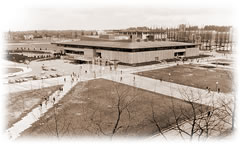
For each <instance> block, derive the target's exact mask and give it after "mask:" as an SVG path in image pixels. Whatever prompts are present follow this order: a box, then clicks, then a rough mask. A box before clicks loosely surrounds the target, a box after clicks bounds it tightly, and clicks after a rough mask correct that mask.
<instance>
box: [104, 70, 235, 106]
mask: <svg viewBox="0 0 240 144" xmlns="http://www.w3.org/2000/svg"><path fill="white" fill-rule="evenodd" d="M120 77H121V75H119V74H117V75H115V74H112V75H107V76H104V77H103V78H105V79H108V80H112V81H115V82H119V83H123V84H127V85H130V86H134V87H137V88H141V89H145V90H148V91H152V92H156V93H159V94H163V95H167V96H171V97H175V98H178V99H183V100H188V99H191V100H193V101H195V102H198V103H200V104H206V105H211V104H212V103H213V102H216V101H217V100H219V99H221V98H224V99H225V98H229V99H231V98H233V95H232V94H230V93H229V94H225V93H217V92H213V91H212V92H210V93H208V91H207V90H204V89H199V88H194V87H190V86H185V85H180V84H176V83H171V82H166V81H160V80H156V79H152V78H148V77H143V76H139V75H134V74H129V73H128V74H123V75H122V81H120ZM134 77H135V81H134Z"/></svg>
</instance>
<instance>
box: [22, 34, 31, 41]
mask: <svg viewBox="0 0 240 144" xmlns="http://www.w3.org/2000/svg"><path fill="white" fill-rule="evenodd" d="M23 37H24V40H33V38H34V35H32V34H28V35H23Z"/></svg>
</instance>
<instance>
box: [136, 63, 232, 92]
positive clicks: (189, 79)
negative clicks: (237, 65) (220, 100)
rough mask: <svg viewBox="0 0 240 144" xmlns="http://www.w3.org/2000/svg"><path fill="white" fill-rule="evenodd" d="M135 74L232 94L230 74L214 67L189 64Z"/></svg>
mask: <svg viewBox="0 0 240 144" xmlns="http://www.w3.org/2000/svg"><path fill="white" fill-rule="evenodd" d="M169 73H170V76H169ZM137 74H138V75H141V76H145V77H149V78H154V79H159V80H161V79H162V80H163V81H168V82H173V83H177V84H182V85H187V86H192V87H196V88H201V89H206V87H209V88H210V89H211V90H213V91H216V89H217V88H220V91H221V92H225V93H228V92H232V80H233V78H232V72H231V71H229V70H223V69H220V68H215V67H209V66H203V65H190V64H189V65H178V66H173V67H169V68H164V69H157V70H151V71H144V72H139V73H137ZM216 82H218V85H216Z"/></svg>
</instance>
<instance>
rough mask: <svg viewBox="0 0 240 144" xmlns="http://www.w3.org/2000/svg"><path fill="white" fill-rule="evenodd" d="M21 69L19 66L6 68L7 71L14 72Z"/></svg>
mask: <svg viewBox="0 0 240 144" xmlns="http://www.w3.org/2000/svg"><path fill="white" fill-rule="evenodd" d="M20 71H22V69H21V68H7V73H16V72H20Z"/></svg>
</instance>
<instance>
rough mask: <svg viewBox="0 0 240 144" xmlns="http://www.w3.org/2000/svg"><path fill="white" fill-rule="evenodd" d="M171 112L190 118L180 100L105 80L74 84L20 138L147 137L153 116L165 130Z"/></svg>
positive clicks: (152, 129) (154, 130) (153, 129)
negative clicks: (183, 113)
mask: <svg viewBox="0 0 240 144" xmlns="http://www.w3.org/2000/svg"><path fill="white" fill-rule="evenodd" d="M173 106H174V108H173ZM195 106H196V107H197V108H196V109H199V110H200V109H201V110H204V109H205V110H206V106H202V105H199V104H195ZM173 109H174V110H175V114H178V113H180V112H181V111H186V113H185V114H186V115H189V116H191V115H192V111H191V105H190V104H189V103H186V102H184V101H182V100H179V99H176V98H171V97H169V96H165V95H161V94H157V93H154V92H150V91H146V90H143V89H138V88H134V87H132V86H128V85H124V84H120V83H116V82H113V81H109V80H105V79H95V80H90V81H88V82H81V83H78V84H77V85H76V86H75V87H74V88H73V89H72V90H71V91H70V92H69V93H68V94H67V95H66V96H64V97H63V99H62V100H61V101H60V102H59V103H58V104H55V108H52V109H50V110H49V111H48V112H47V113H46V114H45V115H44V116H43V117H42V118H41V119H40V120H39V121H37V122H36V123H34V124H33V126H32V127H31V128H29V129H27V130H26V131H24V132H23V134H22V135H23V137H24V136H47V137H52V136H58V137H63V136H90V135H91V136H96V135H102V136H115V135H117V136H123V135H124V136H150V135H153V134H155V133H157V132H158V130H157V127H156V124H155V123H154V122H153V115H154V119H155V120H157V121H158V122H159V123H158V124H159V125H160V127H161V128H162V129H166V128H168V127H169V126H171V125H172V124H173V123H174V122H175V119H174V114H173V111H172V110H173ZM118 110H119V111H118ZM119 112H120V117H119ZM117 121H118V125H117V126H116V123H117ZM115 127H116V129H115V130H116V131H115V133H114V132H113V131H114V128H115Z"/></svg>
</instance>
